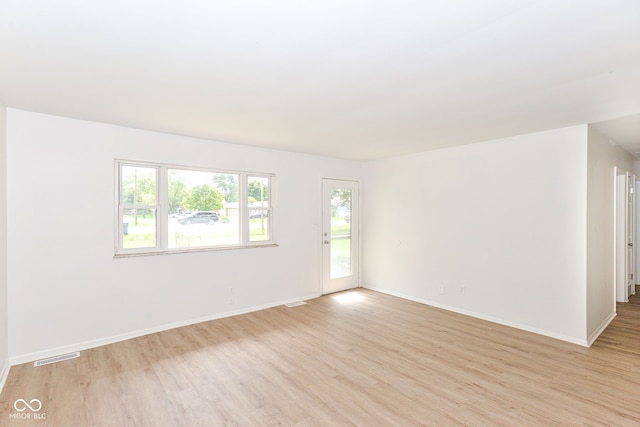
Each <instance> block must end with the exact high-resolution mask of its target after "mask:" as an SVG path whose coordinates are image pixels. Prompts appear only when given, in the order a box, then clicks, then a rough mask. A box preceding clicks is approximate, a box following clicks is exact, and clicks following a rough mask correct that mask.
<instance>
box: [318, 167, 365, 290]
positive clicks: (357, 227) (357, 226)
mask: <svg viewBox="0 0 640 427" xmlns="http://www.w3.org/2000/svg"><path fill="white" fill-rule="evenodd" d="M332 181H336V182H346V183H350V184H352V185H355V187H356V189H357V193H358V194H357V196H358V197H357V199H356V201H357V204H356V209H355V220H354V209H353V207H352V210H351V224H352V227H353V228H352V239H354V234H355V242H356V244H357V248H356V254H355V256H356V265H355V266H354V269H353V271H352V276H355V284H354V285H353V286H351V287H346V288H344V289H340V290H332V289H327V287H326V282H325V279H326V275H327V272H326V270H325V262H327V261H328V260H325V256H326V255H325V243H324V241H325V240H326V237H325V235H324V233H330V230H327V229H325V227H326V224H325V209H326V207H325V184H328V183H329V182H332ZM361 206H362V182H361V181H360V180H358V179H353V178H341V177H322V178H321V179H320V233H319V239H318V241H319V245H320V246H319V248H320V249H319V258H320V269H319V270H320V284H319V291H320V294H321V295H326V294H330V293H333V292H340V291H341V290H347V289H355V288H358V287H361V286H362V284H361V278H362V262H361V260H362V245H361V242H362V234H361V230H362V226H361V220H362V208H361ZM328 262H330V261H328ZM329 280H330V279H329Z"/></svg>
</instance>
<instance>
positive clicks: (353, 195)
mask: <svg viewBox="0 0 640 427" xmlns="http://www.w3.org/2000/svg"><path fill="white" fill-rule="evenodd" d="M358 189H359V184H358V182H356V181H342V180H336V179H323V180H322V199H323V200H322V267H323V268H322V293H323V294H329V293H332V292H338V291H342V290H345V289H352V288H355V287H357V286H359V285H360V266H359V254H360V248H359V233H358V231H359V191H358Z"/></svg>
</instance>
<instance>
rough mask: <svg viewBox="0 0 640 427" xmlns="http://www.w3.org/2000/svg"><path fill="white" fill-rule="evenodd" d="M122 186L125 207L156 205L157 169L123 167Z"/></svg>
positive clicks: (121, 191) (122, 199) (121, 195)
mask: <svg viewBox="0 0 640 427" xmlns="http://www.w3.org/2000/svg"><path fill="white" fill-rule="evenodd" d="M120 186H121V187H120V197H121V199H120V200H121V202H122V204H123V205H129V206H130V205H147V206H155V205H156V168H144V167H139V166H122V173H121V177H120Z"/></svg>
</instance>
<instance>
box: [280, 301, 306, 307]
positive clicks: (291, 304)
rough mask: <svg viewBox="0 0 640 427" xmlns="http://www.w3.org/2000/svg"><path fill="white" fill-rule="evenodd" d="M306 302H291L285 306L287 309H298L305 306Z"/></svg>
mask: <svg viewBox="0 0 640 427" xmlns="http://www.w3.org/2000/svg"><path fill="white" fill-rule="evenodd" d="M305 304H306V302H304V301H297V302H290V303H289V304H285V306H287V307H297V306H299V305H305Z"/></svg>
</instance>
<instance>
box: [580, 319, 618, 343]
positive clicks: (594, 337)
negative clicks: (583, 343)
mask: <svg viewBox="0 0 640 427" xmlns="http://www.w3.org/2000/svg"><path fill="white" fill-rule="evenodd" d="M617 315H618V314H617V313H615V312H613V313H611V314H610V315H609V317H607V318H606V319H605V320H604V322H602V323H601V324H600V326H599V327H598V329H596V330H595V331H594V332H593V333H592V334H591V335H589V338H588V339H587V343H588V347H591V344H593V343H594V342H595V341H596V340H597V339H598V337H599V336H600V334H601V333H602V332H604V330H605V329H607V326H609V323H611V322H612V321H613V319H615V318H616V316H617Z"/></svg>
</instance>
